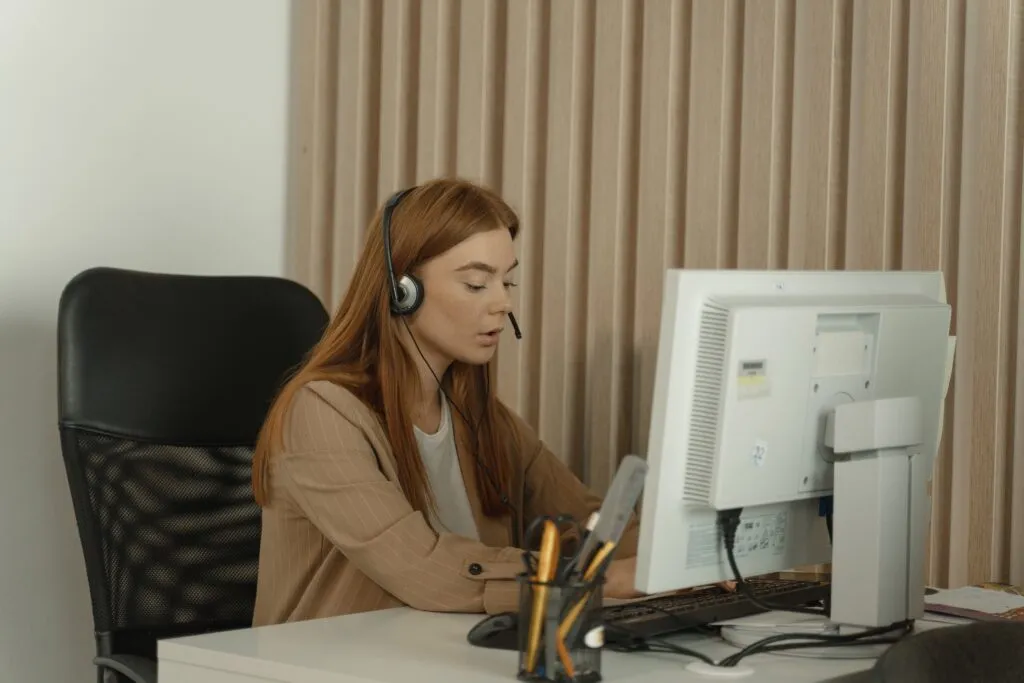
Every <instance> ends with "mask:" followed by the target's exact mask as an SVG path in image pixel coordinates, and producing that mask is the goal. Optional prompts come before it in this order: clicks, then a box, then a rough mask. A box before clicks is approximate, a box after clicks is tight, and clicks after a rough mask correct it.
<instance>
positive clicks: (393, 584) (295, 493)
mask: <svg viewBox="0 0 1024 683" xmlns="http://www.w3.org/2000/svg"><path fill="white" fill-rule="evenodd" d="M274 476H276V477H280V485H281V486H282V487H283V488H284V489H285V490H286V491H287V492H288V493H289V494H290V496H291V497H292V498H293V500H294V501H295V503H296V504H297V505H298V506H299V508H300V509H301V510H302V512H303V513H304V514H305V515H306V516H307V517H308V518H309V520H310V521H311V522H312V523H313V524H314V525H315V526H316V527H317V529H319V530H320V532H321V533H322V534H323V535H324V536H325V537H326V538H327V539H328V540H329V541H330V542H331V543H333V544H334V545H335V546H337V548H338V549H339V550H341V552H342V553H343V554H344V555H345V557H346V558H348V560H349V561H350V562H352V563H353V564H355V566H356V567H358V568H359V570H360V571H362V572H363V573H364V574H366V576H367V577H369V578H370V579H371V580H373V581H374V582H375V583H376V584H377V585H379V586H380V587H381V588H383V589H384V590H386V591H387V592H388V593H390V594H392V595H394V596H395V597H396V598H398V599H399V600H401V601H402V602H404V603H405V604H407V605H409V606H410V607H414V608H416V609H421V610H428V611H437V612H482V611H485V612H488V613H498V612H503V611H510V610H515V609H516V608H517V605H518V587H517V585H516V583H515V581H514V580H512V579H513V578H514V577H515V575H516V573H518V572H520V571H522V559H521V551H519V550H517V549H515V548H491V547H488V546H485V545H483V544H482V543H480V542H478V541H474V540H472V539H469V538H465V537H462V536H456V535H454V534H447V533H443V534H440V535H439V534H437V533H436V532H435V531H434V530H433V529H432V528H431V527H430V525H429V524H428V523H427V522H426V520H425V519H424V517H423V515H422V514H420V513H419V512H417V511H415V510H413V508H412V506H410V505H409V502H408V501H407V500H406V498H405V496H404V495H403V493H402V491H401V489H400V487H399V486H398V485H397V484H396V483H395V482H392V481H390V480H389V479H388V478H387V477H386V476H385V475H384V473H383V472H382V471H381V469H380V467H379V466H378V464H377V458H376V455H375V453H374V451H373V449H372V447H371V446H370V444H369V442H368V441H367V439H366V437H365V436H364V435H363V433H362V432H361V431H360V429H359V428H358V427H356V426H355V425H354V424H352V423H351V422H349V421H348V420H347V419H346V418H345V416H344V415H342V414H341V413H339V412H338V411H337V410H335V409H334V408H333V407H332V406H331V405H330V404H328V403H327V402H325V401H324V400H323V399H322V398H320V397H319V396H318V395H316V394H315V393H314V392H312V391H310V390H308V389H303V390H301V391H300V392H299V393H298V394H297V395H296V398H295V407H294V409H293V411H292V418H291V428H290V429H289V432H288V436H287V438H286V450H285V452H283V453H281V454H280V455H279V456H278V462H277V464H276V467H275V469H274Z"/></svg>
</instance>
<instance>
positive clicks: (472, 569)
mask: <svg viewBox="0 0 1024 683" xmlns="http://www.w3.org/2000/svg"><path fill="white" fill-rule="evenodd" d="M469 573H470V574H472V575H473V576H480V575H481V574H483V573H484V568H483V567H481V566H480V565H479V564H477V563H476V562H474V563H473V564H471V565H469Z"/></svg>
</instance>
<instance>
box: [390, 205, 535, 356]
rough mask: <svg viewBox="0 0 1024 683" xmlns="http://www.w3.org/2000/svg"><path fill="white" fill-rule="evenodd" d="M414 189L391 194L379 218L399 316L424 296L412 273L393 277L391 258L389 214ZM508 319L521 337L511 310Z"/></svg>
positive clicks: (395, 311)
mask: <svg viewBox="0 0 1024 683" xmlns="http://www.w3.org/2000/svg"><path fill="white" fill-rule="evenodd" d="M414 189H416V188H415V187H410V188H408V189H405V190H399V191H398V192H396V193H395V194H393V195H391V197H389V198H388V201H387V202H386V203H385V204H384V216H383V217H382V219H381V229H382V231H383V233H384V235H383V236H384V266H385V268H387V274H388V299H389V302H390V306H391V312H392V313H393V314H394V315H401V316H409V315H412V314H413V313H415V312H416V311H417V310H419V307H420V306H422V305H423V297H424V292H423V283H422V282H421V281H420V279H419V278H418V277H416V276H415V275H413V274H412V273H404V274H403V275H402V277H400V278H399V277H395V263H394V261H393V260H392V259H391V216H392V214H394V212H395V207H397V206H398V203H399V202H400V201H402V199H403V198H404V197H405V196H406V195H407V194H409V193H410V192H412V191H413V190H414ZM508 319H509V322H511V323H512V331H513V332H514V333H515V335H516V339H522V338H523V333H522V332H521V331H520V330H519V323H518V322H517V321H516V317H515V315H513V314H512V311H509V312H508Z"/></svg>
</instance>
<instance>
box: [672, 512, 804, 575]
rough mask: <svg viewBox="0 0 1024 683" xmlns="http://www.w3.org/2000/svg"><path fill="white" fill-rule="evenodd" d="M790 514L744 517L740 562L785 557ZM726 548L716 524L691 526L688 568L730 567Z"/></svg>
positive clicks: (737, 549) (738, 550) (737, 550)
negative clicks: (758, 556) (756, 556)
mask: <svg viewBox="0 0 1024 683" xmlns="http://www.w3.org/2000/svg"><path fill="white" fill-rule="evenodd" d="M788 523H789V513H788V512H785V511H783V512H774V513H769V514H763V515H754V516H753V517H743V518H742V519H741V520H740V525H739V528H737V529H736V544H735V545H734V546H733V554H734V555H735V556H736V559H737V561H738V560H739V559H740V558H742V557H747V556H748V555H753V554H754V553H771V554H772V555H781V554H782V553H783V552H785V550H786V528H787V525H788ZM727 562H728V560H726V556H725V546H724V544H723V543H722V537H721V533H720V532H719V529H718V525H717V524H716V523H715V522H693V523H692V524H690V531H689V538H688V539H687V545H686V568H687V569H692V568H694V567H708V566H714V565H717V564H719V563H721V564H726V563H727Z"/></svg>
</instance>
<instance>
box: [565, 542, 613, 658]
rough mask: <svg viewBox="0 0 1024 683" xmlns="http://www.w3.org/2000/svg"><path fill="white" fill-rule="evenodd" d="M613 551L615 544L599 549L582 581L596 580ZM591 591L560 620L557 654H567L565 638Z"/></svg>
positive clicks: (610, 543) (609, 543) (611, 543)
mask: <svg viewBox="0 0 1024 683" xmlns="http://www.w3.org/2000/svg"><path fill="white" fill-rule="evenodd" d="M613 550H615V542H614V541H607V542H605V544H604V545H603V546H601V549H600V550H598V551H597V554H595V555H594V559H593V560H591V561H590V565H589V566H588V567H587V570H586V572H585V573H584V575H583V579H584V581H593V580H594V579H595V578H597V576H598V574H599V573H600V572H601V571H602V570H603V567H604V565H605V564H606V562H605V561H606V560H607V559H608V558H610V557H611V554H612V551H613ZM591 592H592V591H591V590H587V591H586V592H584V594H583V596H582V597H581V598H580V599H579V600H577V601H576V604H575V605H573V606H572V609H570V610H569V612H568V614H566V615H565V618H564V619H563V620H562V623H561V625H559V627H558V649H559V654H561V653H562V652H566V653H568V650H567V649H566V646H565V639H566V636H568V635H569V632H570V631H571V630H572V627H573V625H574V624H575V623H576V620H577V619H578V618H579V616H580V612H582V611H583V607H584V606H585V605H586V604H587V600H589V599H590V594H591Z"/></svg>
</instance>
